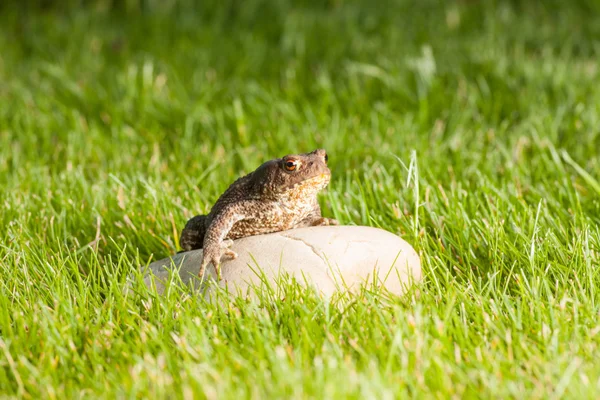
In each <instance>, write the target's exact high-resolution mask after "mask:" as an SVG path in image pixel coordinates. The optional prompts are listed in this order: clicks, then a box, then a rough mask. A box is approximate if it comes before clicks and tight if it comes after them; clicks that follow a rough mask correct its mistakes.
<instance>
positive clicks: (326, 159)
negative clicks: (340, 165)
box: [325, 153, 329, 162]
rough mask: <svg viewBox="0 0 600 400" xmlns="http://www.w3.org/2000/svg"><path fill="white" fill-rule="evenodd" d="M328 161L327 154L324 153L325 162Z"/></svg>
mask: <svg viewBox="0 0 600 400" xmlns="http://www.w3.org/2000/svg"><path fill="white" fill-rule="evenodd" d="M327 161H329V156H328V155H327V153H325V162H327Z"/></svg>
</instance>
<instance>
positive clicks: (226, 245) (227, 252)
mask: <svg viewBox="0 0 600 400" xmlns="http://www.w3.org/2000/svg"><path fill="white" fill-rule="evenodd" d="M232 245H233V240H231V239H225V240H223V242H221V253H222V254H223V255H224V256H225V257H227V258H228V259H230V260H235V259H236V258H237V256H238V255H237V253H236V252H235V251H233V250H231V249H230V247H231V246H232Z"/></svg>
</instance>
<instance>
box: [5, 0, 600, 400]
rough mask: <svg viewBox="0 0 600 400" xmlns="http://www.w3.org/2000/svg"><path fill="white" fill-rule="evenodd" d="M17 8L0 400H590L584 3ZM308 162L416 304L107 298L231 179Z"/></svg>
mask: <svg viewBox="0 0 600 400" xmlns="http://www.w3.org/2000/svg"><path fill="white" fill-rule="evenodd" d="M14 3H15V4H14V5H11V4H4V2H3V5H0V32H1V34H0V394H1V395H7V396H9V397H12V396H16V397H23V398H39V397H43V398H73V397H106V398H113V397H123V398H124V397H127V398H134V397H153V398H154V397H159V398H161V397H163V398H167V397H168V398H181V397H186V398H191V397H192V396H193V395H195V396H197V397H199V398H209V399H215V398H219V399H221V398H247V397H253V398H276V397H279V398H290V397H291V398H307V397H320V398H342V397H352V398H382V399H383V398H394V397H401V398H404V397H408V396H410V397H418V398H421V397H424V398H432V397H433V398H450V397H455V398H459V397H467V398H472V397H484V398H489V397H492V396H494V397H496V396H498V397H501V398H511V397H512V398H548V397H550V398H560V397H568V398H598V396H599V393H600V364H599V363H598V359H600V348H599V346H600V323H599V320H600V289H599V285H600V272H599V269H598V267H599V264H600V263H599V261H600V228H599V222H600V157H599V155H598V149H599V148H600V90H598V88H599V87H600V65H599V64H598V59H599V56H600V45H599V42H598V40H597V38H598V37H599V35H600V19H599V18H598V17H596V15H600V8H599V7H598V5H597V3H596V2H594V1H591V0H590V1H579V2H566V1H565V2H563V1H546V2H543V4H542V2H533V1H532V2H518V1H513V2H501V1H456V2H441V1H439V2H438V1H418V2H417V1H408V0H406V1H387V0H386V1H381V2H372V1H367V0H364V1H363V0H356V1H322V2H321V1H314V2H313V1H308V0H306V1H300V2H294V3H295V4H292V2H291V1H287V0H278V1H272V2H267V1H263V0H244V1H243V2H242V1H233V0H230V1H224V2H217V1H212V2H211V1H207V2H203V3H202V5H194V3H195V2H192V1H184V0H181V1H176V0H173V1H165V2H159V1H150V0H147V1H142V0H137V1H135V0H134V1H127V2H123V4H124V5H122V6H114V7H113V6H112V2H110V1H102V0H96V1H89V2H86V5H85V6H83V7H79V6H77V5H78V4H79V3H80V2H78V1H69V2H65V4H67V3H68V4H67V5H64V6H59V5H48V4H49V2H43V1H39V2H36V1H30V2H27V3H28V4H29V7H27V8H26V7H24V6H22V5H16V3H17V2H14ZM38 3H39V4H38ZM213 3H214V4H213ZM115 4H116V2H115ZM217 4H220V6H217ZM374 4H376V5H374ZM68 5H70V6H72V7H67V6H68ZM316 147H324V148H326V149H327V150H328V152H329V155H330V166H331V169H332V171H333V179H332V182H331V185H330V187H329V189H328V191H327V192H326V193H325V194H324V195H323V196H322V197H321V200H322V201H321V203H322V206H323V210H324V214H325V215H326V216H330V217H335V218H337V219H339V220H340V221H341V222H342V223H343V224H357V225H371V226H377V227H381V228H383V229H386V230H389V231H391V232H394V233H396V234H399V235H401V236H402V237H404V238H405V239H406V240H407V241H409V242H410V243H412V244H413V245H414V246H415V248H416V249H417V250H418V251H419V253H420V254H421V257H422V262H423V268H424V274H425V279H424V281H423V283H422V284H420V285H418V287H416V288H415V289H414V290H413V291H411V292H410V293H408V294H407V295H406V296H404V297H403V298H391V299H390V298H386V297H385V296H382V295H381V294H378V293H372V292H369V291H365V292H364V293H361V294H359V295H357V296H356V297H354V298H334V299H330V300H325V299H321V298H319V297H318V296H316V295H315V294H314V293H312V292H310V291H307V290H303V289H301V288H300V287H298V286H297V285H295V284H294V283H293V282H289V283H287V284H285V285H284V286H283V287H282V288H281V289H278V290H272V291H268V290H265V291H264V292H263V293H261V294H260V299H259V301H255V302H251V301H246V300H243V299H230V300H229V301H228V302H227V305H226V306H225V307H224V308H219V307H216V306H213V305H210V304H206V303H205V302H204V301H203V300H202V299H200V298H198V297H195V296H192V295H191V294H190V293H189V292H187V291H185V290H183V291H175V290H174V291H171V292H169V293H168V294H167V295H166V296H165V298H164V299H163V298H159V297H157V296H156V294H155V293H152V292H151V291H147V290H145V289H144V288H143V287H142V286H141V285H139V284H137V285H136V286H135V291H134V292H132V293H130V294H129V295H127V296H126V295H125V294H124V293H123V290H122V288H123V287H124V285H125V282H126V278H127V276H128V275H129V274H130V273H132V272H133V271H135V270H136V266H138V265H140V264H145V263H146V262H147V261H148V260H150V259H153V260H155V259H158V258H162V257H164V256H166V255H169V254H172V253H173V252H174V251H176V249H177V238H178V235H179V231H180V230H181V228H182V227H183V225H184V223H185V221H186V220H187V218H189V217H191V216H193V215H195V214H197V213H200V212H206V211H207V210H208V209H209V207H210V205H211V204H212V203H213V202H214V201H215V200H216V198H217V197H218V196H219V194H220V193H221V192H222V191H223V190H224V189H225V188H226V187H227V185H228V184H229V183H231V181H233V180H234V179H235V178H236V177H238V176H239V175H240V174H243V173H245V172H248V171H250V170H252V169H254V168H255V167H256V166H257V165H259V164H260V163H261V162H263V161H264V160H267V159H270V158H273V157H278V156H281V155H284V154H286V153H290V152H303V151H309V150H312V149H314V148H316Z"/></svg>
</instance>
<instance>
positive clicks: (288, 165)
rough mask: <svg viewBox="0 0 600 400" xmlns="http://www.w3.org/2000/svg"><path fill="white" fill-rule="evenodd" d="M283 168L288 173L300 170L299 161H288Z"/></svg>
mask: <svg viewBox="0 0 600 400" xmlns="http://www.w3.org/2000/svg"><path fill="white" fill-rule="evenodd" d="M283 167H284V168H285V170H286V171H290V172H292V171H295V170H296V168H298V161H296V160H287V161H285V162H284V163H283Z"/></svg>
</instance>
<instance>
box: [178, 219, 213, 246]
mask: <svg viewBox="0 0 600 400" xmlns="http://www.w3.org/2000/svg"><path fill="white" fill-rule="evenodd" d="M206 219H207V216H206V215H196V216H195V217H194V218H192V219H190V220H189V221H188V222H187V223H186V224H185V227H184V228H183V231H181V237H180V238H179V245H180V246H181V248H182V250H183V251H190V250H197V249H201V248H202V245H203V243H204V234H205V232H206Z"/></svg>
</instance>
